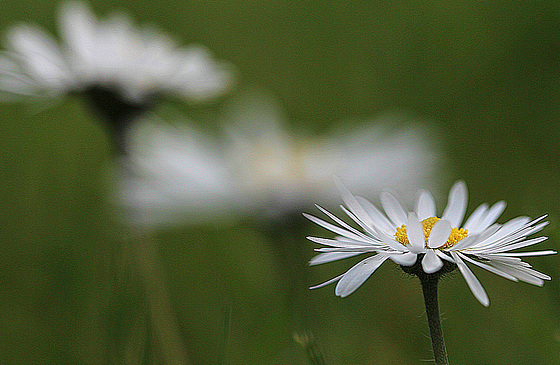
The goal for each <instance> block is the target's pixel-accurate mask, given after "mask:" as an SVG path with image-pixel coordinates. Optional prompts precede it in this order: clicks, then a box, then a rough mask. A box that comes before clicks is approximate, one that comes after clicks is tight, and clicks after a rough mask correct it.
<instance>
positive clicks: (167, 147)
mask: <svg viewBox="0 0 560 365" xmlns="http://www.w3.org/2000/svg"><path fill="white" fill-rule="evenodd" d="M131 135H132V136H137V137H138V139H136V140H135V143H134V144H132V146H131V149H130V153H129V154H128V156H127V157H126V158H124V159H121V166H122V167H123V168H122V170H121V173H122V179H121V180H120V184H119V186H118V187H117V189H118V195H119V196H118V198H117V199H118V204H119V205H122V207H123V208H124V209H125V211H124V214H125V215H126V216H125V219H126V220H127V221H129V222H131V223H133V224H135V225H142V226H143V225H147V226H159V225H169V224H171V225H173V224H181V223H184V222H207V221H211V220H212V219H214V218H215V217H217V216H227V214H229V213H231V211H232V209H231V208H232V205H233V204H234V203H235V199H234V196H235V191H234V190H233V182H232V181H231V175H230V173H229V170H228V167H227V165H226V163H225V160H224V159H223V156H222V155H221V151H220V148H221V147H220V145H219V144H218V143H217V142H216V141H215V140H212V139H211V138H208V137H207V136H206V135H204V134H203V133H201V132H200V131H197V130H196V129H195V128H193V127H188V126H186V125H180V126H179V125H171V124H163V123H158V124H155V123H139V124H138V126H137V128H134V129H133V132H132V133H131Z"/></svg>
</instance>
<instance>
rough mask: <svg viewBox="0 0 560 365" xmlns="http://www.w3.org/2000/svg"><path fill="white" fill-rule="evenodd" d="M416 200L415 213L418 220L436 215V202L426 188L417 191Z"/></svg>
mask: <svg viewBox="0 0 560 365" xmlns="http://www.w3.org/2000/svg"><path fill="white" fill-rule="evenodd" d="M418 194H419V195H418V200H417V202H416V213H417V214H418V219H419V220H421V221H422V220H424V219H426V218H430V217H435V216H436V214H437V213H436V202H435V200H434V197H433V196H432V194H430V192H429V191H427V190H420V191H419V192H418Z"/></svg>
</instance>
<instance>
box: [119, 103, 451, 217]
mask: <svg viewBox="0 0 560 365" xmlns="http://www.w3.org/2000/svg"><path fill="white" fill-rule="evenodd" d="M241 99H242V100H239V99H238V100H237V101H236V102H234V103H233V106H232V105H230V108H228V118H227V119H226V121H227V123H224V124H225V128H224V129H225V131H224V133H223V134H222V135H221V138H212V137H211V136H208V135H205V136H203V134H202V133H196V135H197V136H198V137H197V138H196V139H193V138H192V137H190V136H189V133H192V132H187V133H185V132H184V129H183V128H180V129H177V128H175V129H171V128H161V127H156V129H157V130H158V132H155V131H154V130H153V129H152V133H151V134H146V137H145V138H139V137H135V138H134V140H135V141H137V142H139V143H136V145H137V146H138V148H137V149H134V151H136V152H134V153H131V154H130V156H129V157H130V159H131V164H130V166H129V167H128V170H129V171H134V174H132V175H129V176H127V178H126V181H123V183H122V185H121V189H122V195H121V196H122V198H123V200H122V201H124V203H125V205H127V206H130V207H134V209H135V210H137V211H139V212H143V211H145V212H150V213H149V214H144V217H145V219H141V220H140V221H142V222H145V223H146V224H149V221H150V220H151V221H152V222H153V223H154V224H162V223H164V222H165V221H168V222H169V223H172V222H171V221H170V220H169V219H168V218H164V216H166V217H172V216H176V217H179V216H183V217H186V216H191V217H192V216H199V217H200V218H204V217H206V218H207V219H211V220H213V219H215V217H216V215H217V214H221V213H225V212H228V211H229V212H231V213H235V214H237V215H240V216H252V217H254V216H257V217H264V218H266V219H280V218H282V217H286V216H288V215H298V216H299V212H300V211H301V209H302V208H305V207H309V206H312V205H313V202H314V201H316V200H322V201H326V202H328V203H333V204H335V203H336V202H337V200H338V198H339V193H338V191H337V190H336V187H334V186H333V184H332V176H333V175H334V174H336V175H338V176H341V177H342V178H344V179H346V180H347V181H348V183H349V186H350V187H351V188H352V189H355V190H357V191H360V192H363V193H367V194H378V193H379V192H380V191H382V190H383V189H387V188H393V189H396V188H398V186H415V187H418V186H421V185H422V184H423V183H426V182H427V181H428V180H429V178H430V176H431V174H432V173H434V171H435V169H436V166H437V163H440V164H441V163H442V161H441V159H439V158H438V155H437V154H436V153H435V152H434V150H433V148H432V147H431V143H429V142H428V139H427V138H425V131H424V129H423V128H421V127H419V126H412V125H409V126H405V127H403V128H402V129H399V130H396V131H393V132H392V133H389V132H388V128H387V127H386V124H387V123H384V122H380V123H378V124H383V125H381V126H379V125H377V126H368V127H367V128H362V129H359V130H352V131H350V132H345V133H338V134H332V135H326V136H306V135H304V134H303V133H294V132H291V131H290V130H289V129H288V128H287V127H286V120H285V118H284V116H283V115H282V113H281V111H280V110H281V108H279V107H278V105H277V104H276V103H275V101H274V100H273V99H270V98H268V97H264V96H262V95H260V96H259V97H255V95H252V96H251V97H248V98H245V97H241ZM203 141H204V142H203ZM140 151H142V152H141V154H139V153H138V152H140ZM434 161H435V162H434ZM164 166H165V168H164ZM209 176H210V178H209ZM148 182H149V183H148ZM193 187H194V188H193ZM197 187H201V189H198V188H197ZM212 189H215V193H213V192H212ZM200 191H203V192H204V193H200ZM148 197H149V199H148ZM219 201H221V202H222V208H221V209H217V207H216V205H218V204H217V203H218V202H219ZM210 202H211V203H212V206H213V207H214V208H213V209H212V211H214V212H215V214H214V217H212V214H208V215H205V214H204V215H201V214H197V213H195V214H184V213H186V211H191V210H193V209H197V210H198V209H199V208H200V207H204V206H207V205H209V203H210ZM205 211H206V210H205ZM166 212H169V213H166ZM171 212H174V213H171ZM178 222H180V221H177V220H175V222H173V223H178ZM185 223H188V221H186V222H185Z"/></svg>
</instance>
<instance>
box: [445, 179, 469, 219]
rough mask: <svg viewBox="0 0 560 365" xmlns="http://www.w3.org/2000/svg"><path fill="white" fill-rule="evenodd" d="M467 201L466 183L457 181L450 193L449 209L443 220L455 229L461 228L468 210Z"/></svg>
mask: <svg viewBox="0 0 560 365" xmlns="http://www.w3.org/2000/svg"><path fill="white" fill-rule="evenodd" d="M467 200H468V196H467V185H466V184H465V182H464V181H457V182H456V183H455V185H453V187H452V188H451V190H450V191H449V198H448V201H447V207H445V211H444V212H443V215H442V217H441V219H444V220H446V221H449V223H451V226H453V227H459V226H460V225H461V222H462V221H463V217H464V216H465V211H466V210H467Z"/></svg>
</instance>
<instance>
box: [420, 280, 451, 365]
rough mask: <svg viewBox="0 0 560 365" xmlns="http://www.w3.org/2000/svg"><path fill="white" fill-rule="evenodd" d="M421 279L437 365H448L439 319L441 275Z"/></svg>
mask: <svg viewBox="0 0 560 365" xmlns="http://www.w3.org/2000/svg"><path fill="white" fill-rule="evenodd" d="M419 279H420V282H421V284H422V293H423V294H424V304H425V305H426V315H427V317H428V326H429V327H430V338H431V340H432V349H433V352H434V358H435V362H436V365H448V364H449V361H448V360H447V350H446V349H445V341H444V339H443V330H442V328H441V320H440V317H439V306H438V293H437V286H438V281H439V275H433V274H428V275H423V276H419Z"/></svg>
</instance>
